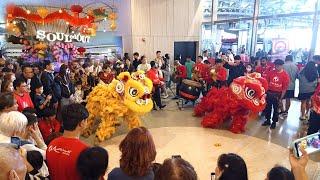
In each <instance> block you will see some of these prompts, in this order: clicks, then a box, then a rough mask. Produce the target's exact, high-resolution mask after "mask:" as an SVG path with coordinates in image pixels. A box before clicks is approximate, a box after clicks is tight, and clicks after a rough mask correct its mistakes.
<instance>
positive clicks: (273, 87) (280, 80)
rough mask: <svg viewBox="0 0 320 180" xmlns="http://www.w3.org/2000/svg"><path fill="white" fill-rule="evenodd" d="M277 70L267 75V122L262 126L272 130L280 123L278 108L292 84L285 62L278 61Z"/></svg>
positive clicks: (276, 62)
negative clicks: (284, 67)
mask: <svg viewBox="0 0 320 180" xmlns="http://www.w3.org/2000/svg"><path fill="white" fill-rule="evenodd" d="M274 64H275V69H274V70H271V71H270V72H269V73H268V75H267V78H266V79H267V81H268V84H269V90H268V92H267V106H266V109H265V117H266V121H265V122H264V123H263V124H262V126H269V125H271V126H270V128H271V129H274V128H276V123H277V122H278V117H279V113H278V107H279V102H280V101H281V100H282V99H283V97H284V95H285V93H286V91H287V89H288V86H289V82H290V77H289V75H288V73H286V71H284V69H283V64H284V62H283V60H281V59H277V60H275V62H274ZM272 109H273V116H272V124H271V121H270V120H271V111H272Z"/></svg>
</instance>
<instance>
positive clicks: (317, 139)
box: [291, 132, 320, 158]
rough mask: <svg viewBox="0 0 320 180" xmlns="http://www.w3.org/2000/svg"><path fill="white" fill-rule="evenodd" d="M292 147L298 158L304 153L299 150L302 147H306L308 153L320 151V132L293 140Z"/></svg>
mask: <svg viewBox="0 0 320 180" xmlns="http://www.w3.org/2000/svg"><path fill="white" fill-rule="evenodd" d="M291 147H292V148H293V153H294V155H295V156H296V157H297V158H300V157H301V156H302V153H301V151H300V150H299V149H300V148H303V149H305V150H306V151H307V153H308V154H311V153H315V152H319V151H320V132H317V133H314V134H311V135H309V136H306V137H303V138H301V139H297V140H295V141H293V143H292V145H291Z"/></svg>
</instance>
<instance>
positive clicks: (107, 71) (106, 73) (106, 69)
mask: <svg viewBox="0 0 320 180" xmlns="http://www.w3.org/2000/svg"><path fill="white" fill-rule="evenodd" d="M102 70H103V71H102V72H100V73H99V79H100V82H103V83H105V84H110V83H111V81H112V80H113V79H114V74H113V73H112V70H111V66H110V65H109V64H105V65H103V68H102Z"/></svg>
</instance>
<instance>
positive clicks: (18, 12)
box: [7, 5, 95, 27]
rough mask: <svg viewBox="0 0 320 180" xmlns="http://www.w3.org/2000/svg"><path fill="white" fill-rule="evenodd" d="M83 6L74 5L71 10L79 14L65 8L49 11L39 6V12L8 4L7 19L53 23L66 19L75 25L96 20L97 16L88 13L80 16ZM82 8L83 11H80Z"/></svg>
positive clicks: (68, 22)
mask: <svg viewBox="0 0 320 180" xmlns="http://www.w3.org/2000/svg"><path fill="white" fill-rule="evenodd" d="M80 7H81V6H72V8H73V9H71V11H72V12H73V13H75V14H77V15H70V14H69V13H68V12H67V11H65V10H58V11H54V12H51V13H49V11H48V10H47V9H46V8H44V7H41V8H38V9H37V13H31V12H28V11H27V10H24V9H23V8H21V7H18V6H16V5H8V6H7V21H12V20H14V19H16V18H23V19H25V20H27V21H31V22H34V23H51V22H53V21H57V20H64V21H66V22H67V24H70V25H72V26H75V27H79V26H84V25H89V24H91V23H93V22H94V20H95V18H94V17H93V16H90V15H87V16H86V17H79V16H78V15H79V13H81V12H82V7H81V8H80ZM80 10H81V11H80Z"/></svg>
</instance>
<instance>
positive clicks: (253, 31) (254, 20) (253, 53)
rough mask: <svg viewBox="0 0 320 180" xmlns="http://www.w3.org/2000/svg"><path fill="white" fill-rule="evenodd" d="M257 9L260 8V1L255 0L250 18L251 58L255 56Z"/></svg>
mask: <svg viewBox="0 0 320 180" xmlns="http://www.w3.org/2000/svg"><path fill="white" fill-rule="evenodd" d="M259 8H260V0H255V1H254V10H253V18H252V32H251V48H250V55H251V56H255V53H256V44H257V31H258V16H259Z"/></svg>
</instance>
